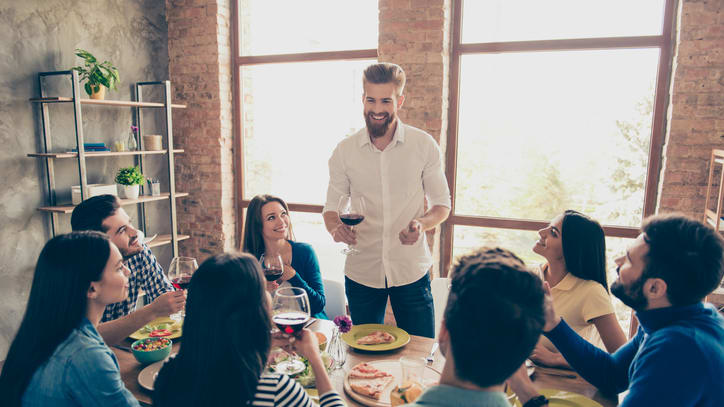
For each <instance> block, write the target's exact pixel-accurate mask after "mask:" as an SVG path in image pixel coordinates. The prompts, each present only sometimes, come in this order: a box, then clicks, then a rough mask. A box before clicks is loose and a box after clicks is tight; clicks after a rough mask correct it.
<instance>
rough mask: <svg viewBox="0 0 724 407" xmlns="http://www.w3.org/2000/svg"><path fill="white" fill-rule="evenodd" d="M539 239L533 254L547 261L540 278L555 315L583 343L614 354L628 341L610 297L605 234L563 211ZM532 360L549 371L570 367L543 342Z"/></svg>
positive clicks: (589, 221) (588, 220) (595, 224)
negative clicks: (549, 292) (592, 344)
mask: <svg viewBox="0 0 724 407" xmlns="http://www.w3.org/2000/svg"><path fill="white" fill-rule="evenodd" d="M538 234H539V235H540V239H539V240H538V241H537V242H536V243H535V245H534V246H533V251H534V252H535V253H537V254H539V255H541V256H543V257H545V259H546V263H545V264H543V265H542V266H541V277H542V278H543V280H544V281H546V282H547V283H548V285H549V286H550V287H551V294H552V297H553V304H554V306H555V309H556V311H557V312H558V313H559V314H561V316H562V317H563V318H564V319H565V320H566V322H567V323H568V324H569V325H570V326H571V328H573V330H575V331H576V332H577V333H578V334H579V335H581V336H582V337H583V338H586V339H587V340H588V341H589V342H592V343H594V344H598V342H599V341H600V340H602V341H603V345H604V346H605V347H606V350H607V351H608V352H614V351H615V350H616V349H618V348H619V347H620V346H621V345H623V344H624V343H625V342H626V336H625V335H624V333H623V330H622V329H621V325H620V324H619V323H618V320H617V319H616V314H615V313H614V310H613V304H611V297H610V295H609V292H608V282H607V279H606V240H605V236H604V233H603V228H601V225H600V224H599V223H598V222H597V221H595V220H594V219H591V218H590V217H588V216H586V215H584V214H582V213H580V212H577V211H573V210H567V211H565V212H564V213H563V214H561V215H558V216H556V217H555V218H553V220H552V221H551V223H550V224H549V225H548V226H547V227H545V228H543V229H541V230H539V231H538ZM594 327H595V330H594ZM599 338H600V340H599ZM530 358H531V360H533V361H534V362H537V363H542V364H544V365H547V366H557V367H569V365H568V362H566V360H565V359H564V358H563V356H561V354H560V353H558V350H557V349H556V348H555V346H554V345H553V344H552V343H551V342H550V341H549V340H548V339H546V338H544V337H541V340H540V342H539V343H538V346H536V348H535V350H534V351H533V353H532V354H531V357H530Z"/></svg>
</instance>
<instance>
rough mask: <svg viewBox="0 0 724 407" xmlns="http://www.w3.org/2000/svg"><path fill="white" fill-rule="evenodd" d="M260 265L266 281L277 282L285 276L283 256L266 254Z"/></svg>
mask: <svg viewBox="0 0 724 407" xmlns="http://www.w3.org/2000/svg"><path fill="white" fill-rule="evenodd" d="M259 263H261V269H262V270H263V271H264V277H266V281H269V282H272V281H277V280H279V279H280V278H281V277H282V274H284V262H283V261H282V256H280V255H278V254H266V253H264V254H262V255H261V258H260V259H259Z"/></svg>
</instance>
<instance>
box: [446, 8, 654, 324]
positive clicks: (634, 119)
mask: <svg viewBox="0 0 724 407" xmlns="http://www.w3.org/2000/svg"><path fill="white" fill-rule="evenodd" d="M664 3H665V0H642V1H627V0H612V1H607V2H590V1H579V0H559V1H553V2H536V1H523V0H498V1H495V0H491V1H484V2H482V1H472V0H468V1H464V2H462V6H460V5H457V7H462V12H461V13H457V15H461V16H462V17H461V20H457V21H455V22H454V24H459V25H460V26H458V27H456V29H458V30H460V34H459V37H458V38H460V43H458V44H454V47H453V49H454V55H453V57H454V58H457V67H458V70H457V72H454V73H453V75H455V74H457V79H458V81H459V82H458V83H459V85H458V90H457V92H453V97H457V104H452V109H453V110H451V112H450V114H451V117H453V118H455V119H456V120H457V121H456V123H455V126H454V130H455V131H453V132H452V134H450V135H449V136H448V137H450V138H454V140H453V141H454V143H453V144H456V149H455V151H454V152H449V153H448V156H447V157H448V160H450V159H454V160H455V163H456V166H455V177H454V185H455V194H454V197H453V199H454V207H455V208H454V216H453V218H452V220H451V221H449V222H448V224H447V225H446V228H447V229H446V233H445V234H443V236H445V238H446V239H452V244H450V243H449V242H448V243H447V244H446V245H445V244H444V245H443V246H447V247H450V248H451V249H452V253H451V255H450V257H448V258H449V259H450V261H451V262H453V261H454V259H455V258H457V257H459V256H460V255H462V254H465V253H467V252H469V251H471V250H473V249H475V248H477V247H480V246H482V245H499V246H503V247H506V248H509V249H511V250H513V251H514V252H515V253H516V254H518V255H519V256H520V257H521V258H523V259H524V260H525V261H526V263H528V264H531V265H535V264H539V263H542V262H543V261H545V259H543V258H542V257H540V256H538V255H536V254H534V253H533V252H532V250H531V249H532V246H533V244H534V242H535V241H536V240H537V239H538V235H537V232H536V231H535V230H536V229H538V227H539V226H540V224H539V223H540V222H545V223H547V222H548V221H550V220H551V219H552V218H553V217H554V216H556V215H558V214H560V213H562V212H563V211H564V210H566V209H575V210H578V211H581V212H583V213H586V214H588V215H590V216H591V217H593V218H595V219H597V220H598V221H599V222H601V223H602V224H604V225H609V226H615V227H618V228H617V230H618V232H617V233H614V234H613V235H612V236H609V237H607V264H608V267H609V270H610V273H609V279H610V281H613V280H614V279H615V277H616V276H615V265H614V263H613V260H614V258H615V257H617V256H618V255H619V254H620V253H621V252H622V251H623V250H624V249H625V247H626V245H627V244H628V243H629V242H630V240H629V239H625V238H621V236H626V237H633V236H635V229H636V228H637V227H638V226H639V225H640V223H641V220H642V218H643V216H644V215H645V213H644V203H645V200H646V194H647V193H648V194H654V193H655V191H647V189H646V185H647V170H648V166H649V164H650V156H651V151H650V150H651V149H650V147H651V142H652V137H661V135H660V134H652V123H656V121H657V120H662V119H663V118H662V117H654V104H655V102H656V89H657V85H658V82H657V81H658V80H660V78H659V70H660V69H661V67H660V66H659V64H660V57H661V55H662V54H661V52H662V48H663V47H662V46H650V45H648V41H651V38H655V36H662V35H663V32H664V30H663V28H664V24H663V16H664V5H665V4H664ZM454 14H455V13H454ZM574 17H575V18H574ZM518 41H526V43H525V44H524V45H522V43H518ZM643 42H646V43H647V45H646V46H641V45H637V44H642V43H643ZM660 43H661V44H663V43H665V41H664V40H661V41H660ZM455 107H457V110H454V109H455ZM449 144H450V143H449ZM450 154H453V155H452V156H451V155H450ZM535 221H537V222H538V225H536V222H535ZM501 225H502V226H503V227H505V229H500V228H495V227H491V226H501ZM516 229H517V230H516ZM621 230H623V231H624V232H620V231H621ZM563 233H565V231H563ZM615 236H619V237H615ZM444 266H445V264H443V267H444ZM615 305H616V311H617V314H618V317H619V320H620V321H621V322H622V324H623V325H624V327H626V326H628V323H629V318H630V310H629V309H628V308H626V307H624V306H623V305H622V304H620V303H619V302H618V301H615Z"/></svg>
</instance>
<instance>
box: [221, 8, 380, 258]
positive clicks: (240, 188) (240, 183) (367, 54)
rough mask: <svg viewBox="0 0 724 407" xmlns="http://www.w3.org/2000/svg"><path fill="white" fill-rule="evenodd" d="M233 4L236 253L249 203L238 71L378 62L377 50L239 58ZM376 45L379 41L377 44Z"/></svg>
mask: <svg viewBox="0 0 724 407" xmlns="http://www.w3.org/2000/svg"><path fill="white" fill-rule="evenodd" d="M241 1H242V0H236V1H233V2H232V8H233V10H232V30H231V35H232V38H231V42H232V51H233V54H232V57H231V58H232V61H231V71H232V100H233V109H234V110H233V114H232V117H233V123H232V126H233V137H234V150H235V151H234V171H235V173H236V174H237V177H236V180H235V184H236V188H235V195H236V204H235V208H236V213H237V220H236V236H237V240H238V244H239V249H240V250H241V247H242V240H243V236H244V219H243V217H242V216H241V214H242V213H243V210H244V209H246V208H248V207H249V203H250V202H251V201H250V200H248V199H244V181H245V175H246V174H245V171H244V129H243V126H242V125H241V118H242V117H243V114H244V106H243V104H242V103H241V95H242V94H243V92H242V90H243V83H242V82H241V70H242V69H243V68H244V67H245V66H249V65H261V64H285V63H298V62H319V61H349V60H358V59H375V60H377V59H378V58H379V53H378V49H377V48H372V49H358V50H339V51H324V52H301V53H291V54H286V53H285V54H267V55H244V56H242V54H241V41H240V28H241V14H240V13H239V7H240V2H241ZM378 43H379V41H378ZM287 205H288V206H289V211H290V212H308V213H319V214H321V213H322V209H323V208H324V205H318V204H312V203H304V202H287Z"/></svg>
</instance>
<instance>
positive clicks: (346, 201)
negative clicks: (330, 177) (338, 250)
mask: <svg viewBox="0 0 724 407" xmlns="http://www.w3.org/2000/svg"><path fill="white" fill-rule="evenodd" d="M365 211H366V207H365V200H364V198H362V197H361V196H355V197H352V196H351V195H344V196H342V197H341V198H339V204H338V205H337V213H338V214H339V220H341V221H342V223H344V224H345V225H347V226H349V227H350V229H353V228H354V227H355V226H356V225H359V224H360V223H362V221H363V220H365ZM359 252H360V251H359V250H357V249H355V248H354V247H352V246H350V245H347V248H346V249H344V250H342V254H346V255H348V256H351V255H355V254H357V253H359Z"/></svg>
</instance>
